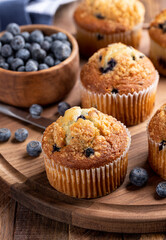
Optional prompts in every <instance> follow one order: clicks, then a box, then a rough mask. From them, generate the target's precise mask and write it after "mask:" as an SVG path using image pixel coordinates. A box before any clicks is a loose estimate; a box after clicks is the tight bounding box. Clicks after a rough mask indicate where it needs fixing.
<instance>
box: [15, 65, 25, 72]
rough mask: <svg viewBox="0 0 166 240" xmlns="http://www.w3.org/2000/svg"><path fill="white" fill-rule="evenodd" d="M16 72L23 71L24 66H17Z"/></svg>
mask: <svg viewBox="0 0 166 240" xmlns="http://www.w3.org/2000/svg"><path fill="white" fill-rule="evenodd" d="M17 71H18V72H25V66H21V67H19V68H17Z"/></svg>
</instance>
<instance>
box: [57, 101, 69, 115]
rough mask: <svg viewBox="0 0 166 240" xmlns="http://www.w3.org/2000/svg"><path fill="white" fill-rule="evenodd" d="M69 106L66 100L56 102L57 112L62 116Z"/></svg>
mask: <svg viewBox="0 0 166 240" xmlns="http://www.w3.org/2000/svg"><path fill="white" fill-rule="evenodd" d="M69 108H71V106H70V105H69V104H68V103H67V102H60V103H59V104H58V113H59V114H60V115H61V116H64V114H65V112H66V110H67V109H69Z"/></svg>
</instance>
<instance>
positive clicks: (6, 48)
mask: <svg viewBox="0 0 166 240" xmlns="http://www.w3.org/2000/svg"><path fill="white" fill-rule="evenodd" d="M12 53H13V50H12V48H11V46H10V45H9V44H5V45H3V46H2V49H1V55H2V56H3V57H6V58H7V57H10V56H11V55H12Z"/></svg>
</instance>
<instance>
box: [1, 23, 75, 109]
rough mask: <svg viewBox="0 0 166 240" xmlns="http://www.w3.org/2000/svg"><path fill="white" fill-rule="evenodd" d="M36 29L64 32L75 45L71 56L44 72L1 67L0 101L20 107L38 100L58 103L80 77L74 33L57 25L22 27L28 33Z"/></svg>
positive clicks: (46, 32)
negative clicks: (12, 69) (19, 70)
mask: <svg viewBox="0 0 166 240" xmlns="http://www.w3.org/2000/svg"><path fill="white" fill-rule="evenodd" d="M35 29H39V30H41V31H43V33H44V34H45V35H48V36H49V35H51V34H53V33H55V32H64V33H65V34H66V35H67V36H68V39H69V41H70V42H71V45H72V52H71V55H70V56H69V57H68V58H67V59H66V60H64V61H63V62H61V63H60V64H58V65H56V66H53V67H51V68H48V69H46V70H42V71H36V72H16V71H10V70H5V69H2V68H0V76H1V78H0V101H2V102H5V103H7V104H10V105H14V106H17V107H29V106H31V105H32V104H35V103H37V104H41V105H47V104H51V103H55V102H57V101H60V100H61V99H63V98H64V97H65V96H66V95H67V94H68V93H69V91H70V90H71V89H72V88H73V86H74V84H75V82H76V80H77V79H78V73H79V54H78V44H77V42H76V40H75V39H74V38H73V36H72V35H71V34H69V33H68V32H66V31H65V30H63V29H60V28H56V27H55V26H47V25H28V26H22V27H21V31H28V32H32V31H33V30H35ZM1 35H2V33H1ZM6 79H7V81H6Z"/></svg>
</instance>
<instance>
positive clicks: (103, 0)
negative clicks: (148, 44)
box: [74, 0, 145, 57]
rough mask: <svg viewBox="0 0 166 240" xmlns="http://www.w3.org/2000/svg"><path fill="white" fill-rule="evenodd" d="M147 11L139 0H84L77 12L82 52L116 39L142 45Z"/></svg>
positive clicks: (77, 35) (75, 14) (89, 51)
mask: <svg viewBox="0 0 166 240" xmlns="http://www.w3.org/2000/svg"><path fill="white" fill-rule="evenodd" d="M144 13H145V9H144V6H143V4H142V3H141V2H140V1H138V0H116V1H115V0H109V1H108V0H83V1H82V2H81V4H80V5H79V6H78V8H77V9H76V10H75V13H74V19H75V23H76V27H77V34H76V37H77V40H78V43H79V46H80V51H81V54H82V55H84V56H88V57H89V56H91V55H92V54H93V53H94V52H96V51H97V50H98V49H100V48H103V47H106V46H107V45H108V44H110V43H115V42H123V43H125V44H127V45H132V46H133V47H138V45H139V42H140V38H141V30H142V23H143V21H144Z"/></svg>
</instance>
